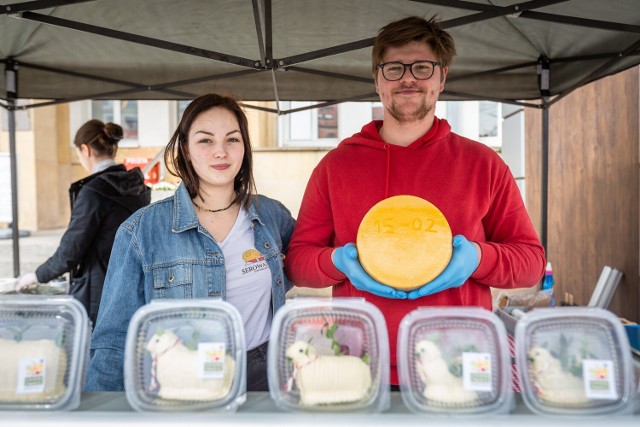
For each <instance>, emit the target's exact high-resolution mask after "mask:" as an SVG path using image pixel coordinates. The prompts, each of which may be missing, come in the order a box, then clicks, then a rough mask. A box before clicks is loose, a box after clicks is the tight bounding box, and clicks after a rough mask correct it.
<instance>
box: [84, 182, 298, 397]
mask: <svg viewBox="0 0 640 427" xmlns="http://www.w3.org/2000/svg"><path fill="white" fill-rule="evenodd" d="M248 213H249V219H250V220H251V222H252V224H253V225H252V226H253V229H254V236H255V247H256V249H258V250H259V251H260V252H261V253H262V254H263V255H264V257H265V260H266V261H267V263H268V265H269V268H270V270H271V277H272V293H271V308H272V311H273V313H275V312H276V310H278V308H280V307H281V306H282V305H283V304H284V302H285V293H286V291H287V290H289V289H290V288H291V287H292V284H291V283H290V282H289V280H288V279H287V277H286V276H285V274H284V271H283V268H284V267H283V258H284V255H283V254H284V253H285V252H286V250H287V245H288V244H289V238H290V237H291V233H292V231H293V226H294V223H295V221H294V219H293V218H292V216H291V213H290V212H289V211H288V210H287V208H286V207H284V205H282V204H281V203H280V202H278V201H275V200H272V199H269V198H267V197H265V196H256V197H254V199H253V201H252V203H251V205H250V206H249V209H248ZM225 296H226V279H225V265H224V257H223V254H222V251H221V250H220V248H219V247H218V245H217V244H216V241H215V240H214V239H213V237H212V236H211V234H209V232H208V231H207V230H206V229H205V228H204V227H203V226H202V225H201V224H200V223H199V221H198V217H197V216H196V213H195V210H194V207H193V204H192V202H191V198H190V197H189V193H188V191H187V189H186V187H185V186H184V184H180V186H179V187H178V189H177V190H176V193H175V194H174V196H173V197H170V198H167V199H164V200H161V201H159V202H156V203H153V204H151V205H149V206H147V207H145V208H142V209H140V210H138V211H137V212H135V213H134V214H133V215H132V216H131V217H129V219H127V220H126V221H125V222H124V223H123V224H122V225H121V226H120V228H119V229H118V232H117V234H116V239H115V242H114V245H113V250H112V253H111V259H110V261H109V267H108V269H107V277H106V279H105V283H104V290H103V293H102V300H101V302H100V310H99V312H98V320H97V322H96V327H95V329H94V331H93V336H92V342H91V360H90V362H89V371H88V375H87V384H86V388H85V389H86V390H88V391H121V390H123V389H124V378H123V363H124V346H125V340H126V334H127V328H128V326H129V321H130V319H131V317H132V316H133V314H134V312H135V311H136V310H137V309H138V308H140V307H142V306H143V305H144V304H146V303H148V302H149V301H151V300H152V299H156V298H171V299H176V298H208V297H221V298H223V299H224V298H225Z"/></svg>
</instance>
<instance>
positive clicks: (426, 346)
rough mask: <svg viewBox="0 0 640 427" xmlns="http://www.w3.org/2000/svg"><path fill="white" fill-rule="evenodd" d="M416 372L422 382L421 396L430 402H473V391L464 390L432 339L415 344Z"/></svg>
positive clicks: (474, 394) (474, 397) (460, 380)
mask: <svg viewBox="0 0 640 427" xmlns="http://www.w3.org/2000/svg"><path fill="white" fill-rule="evenodd" d="M416 372H417V373H418V376H419V377H420V379H421V380H422V382H424V384H425V388H424V391H423V393H422V394H423V396H424V397H425V398H426V399H427V400H429V401H432V402H438V403H445V404H454V403H455V404H469V403H473V402H475V400H476V398H477V396H476V393H475V391H473V390H466V389H465V388H464V386H463V382H462V378H461V377H456V376H455V375H453V374H452V373H451V372H450V371H449V365H448V364H447V362H446V361H445V360H444V359H443V357H442V353H441V352H440V349H439V348H438V346H437V345H435V343H433V341H430V340H422V341H420V342H418V343H417V344H416Z"/></svg>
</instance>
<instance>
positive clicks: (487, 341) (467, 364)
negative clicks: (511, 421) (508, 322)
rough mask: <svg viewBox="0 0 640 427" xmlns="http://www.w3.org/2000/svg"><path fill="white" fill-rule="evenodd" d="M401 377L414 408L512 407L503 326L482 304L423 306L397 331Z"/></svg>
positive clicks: (471, 411)
mask: <svg viewBox="0 0 640 427" xmlns="http://www.w3.org/2000/svg"><path fill="white" fill-rule="evenodd" d="M397 361H398V376H399V380H400V387H401V391H402V399H403V401H404V403H405V405H406V406H407V407H408V408H409V409H410V410H411V411H413V412H416V413H427V414H445V415H464V416H470V415H497V414H505V413H508V412H509V411H510V409H511V408H512V407H513V402H514V400H513V391H512V383H511V380H512V379H511V357H510V356H509V344H508V341H507V332H506V329H505V327H504V324H503V323H502V322H501V321H500V319H499V318H498V317H497V316H496V315H494V314H493V313H492V312H490V311H487V310H484V309H482V308H478V307H424V308H419V309H416V310H414V311H412V312H411V313H409V314H407V315H406V316H405V317H404V318H403V319H402V322H400V327H399V330H398V357H397Z"/></svg>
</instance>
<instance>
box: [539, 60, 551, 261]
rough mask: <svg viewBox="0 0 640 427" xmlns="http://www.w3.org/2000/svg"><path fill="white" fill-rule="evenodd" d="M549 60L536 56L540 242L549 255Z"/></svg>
mask: <svg viewBox="0 0 640 427" xmlns="http://www.w3.org/2000/svg"><path fill="white" fill-rule="evenodd" d="M550 65H551V63H550V61H549V58H547V57H546V56H544V55H540V57H539V58H538V65H537V67H536V72H537V74H538V88H539V89H540V95H541V101H542V104H541V108H542V153H541V159H540V162H541V172H540V173H541V177H540V193H541V200H540V217H541V229H540V243H542V247H543V248H544V251H545V253H546V254H547V256H549V248H548V244H549V242H548V239H547V237H548V227H547V223H548V210H549V208H548V199H549V105H550V104H549V95H550V93H549V88H550V78H551V71H550Z"/></svg>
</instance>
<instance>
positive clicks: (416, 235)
mask: <svg viewBox="0 0 640 427" xmlns="http://www.w3.org/2000/svg"><path fill="white" fill-rule="evenodd" d="M452 244H453V241H452V235H451V228H450V227H449V223H448V222H447V219H446V218H445V216H444V214H443V213H442V212H440V210H439V209H438V208H437V207H435V206H434V205H433V204H431V203H429V202H428V201H426V200H424V199H421V198H420V197H416V196H406V195H403V196H393V197H389V198H387V199H384V200H382V201H380V202H379V203H377V204H376V205H374V206H373V207H372V208H371V209H370V210H369V212H367V214H366V215H365V216H364V218H363V219H362V221H361V222H360V227H359V228H358V235H357V241H356V246H357V248H358V255H359V258H360V263H361V264H362V267H363V268H364V269H365V271H366V272H367V273H368V274H369V275H370V276H371V277H372V278H374V279H375V280H377V281H378V282H380V283H384V284H385V285H388V286H391V287H392V288H396V289H402V290H407V291H409V290H413V289H417V288H419V287H421V286H423V285H425V284H427V283H429V282H430V281H432V280H433V279H435V278H436V277H437V276H438V275H439V274H440V273H441V272H442V271H443V270H444V269H445V268H446V266H447V264H449V260H450V259H451V255H452V253H453V246H452Z"/></svg>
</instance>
